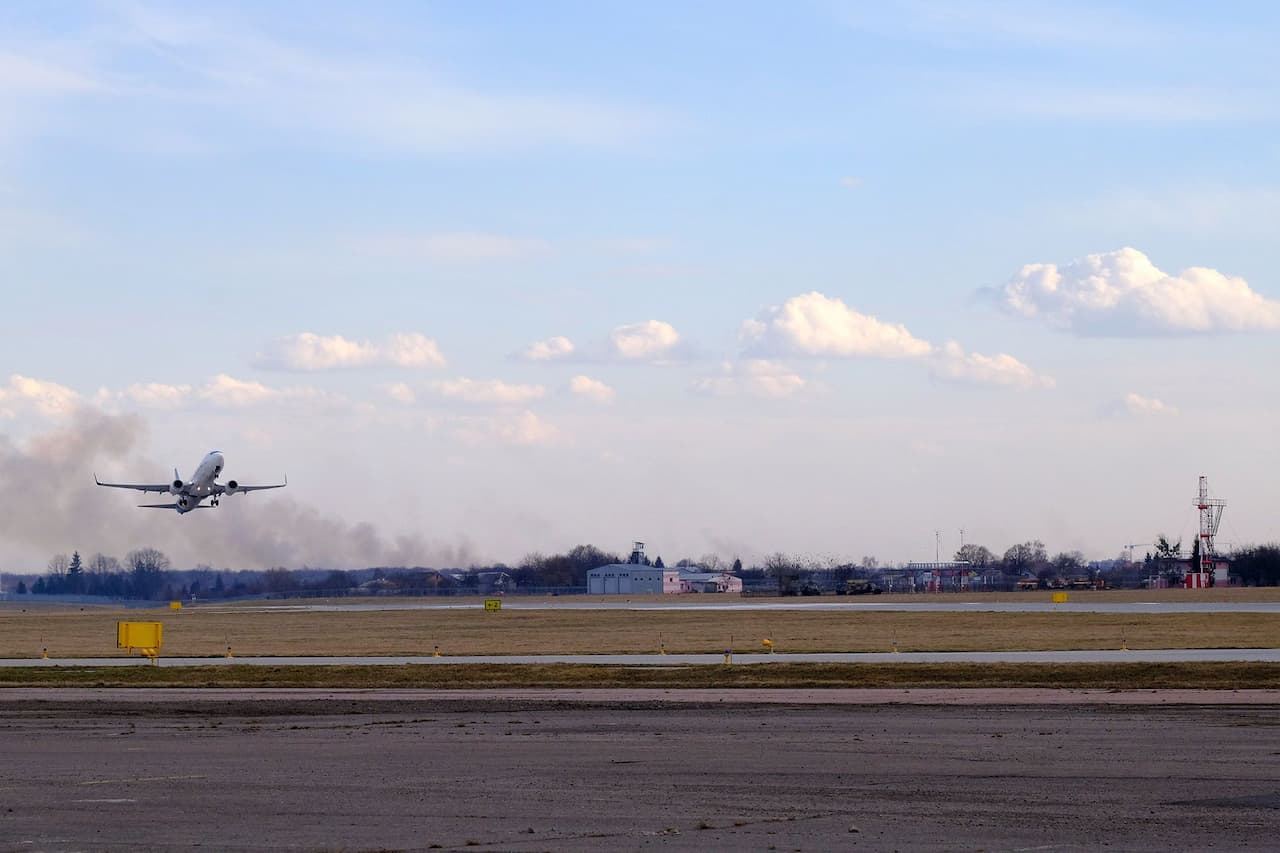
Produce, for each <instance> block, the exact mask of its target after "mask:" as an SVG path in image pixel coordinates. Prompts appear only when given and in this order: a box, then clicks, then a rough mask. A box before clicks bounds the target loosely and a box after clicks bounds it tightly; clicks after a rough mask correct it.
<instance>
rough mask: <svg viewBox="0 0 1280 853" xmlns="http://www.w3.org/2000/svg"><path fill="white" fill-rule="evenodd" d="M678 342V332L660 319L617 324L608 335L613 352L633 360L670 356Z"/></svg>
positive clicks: (657, 358) (619, 356) (620, 356)
mask: <svg viewBox="0 0 1280 853" xmlns="http://www.w3.org/2000/svg"><path fill="white" fill-rule="evenodd" d="M679 343H680V334H679V333H678V332H676V330H675V327H674V326H672V325H671V324H670V323H664V322H662V321H661V320H646V321H644V322H643V323H631V324H629V325H625V326H618V327H617V328H616V329H614V330H613V332H611V333H610V335H609V344H610V346H611V347H612V348H613V354H614V355H615V356H617V357H618V358H624V359H628V360H635V361H645V360H660V359H663V358H665V357H670V356H671V355H672V354H673V353H674V351H675V349H676V346H677V345H678V344H679Z"/></svg>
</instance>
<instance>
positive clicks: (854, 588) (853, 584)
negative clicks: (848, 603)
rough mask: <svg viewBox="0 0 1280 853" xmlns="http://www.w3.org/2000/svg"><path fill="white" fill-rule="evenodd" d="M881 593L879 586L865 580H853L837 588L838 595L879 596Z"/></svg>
mask: <svg viewBox="0 0 1280 853" xmlns="http://www.w3.org/2000/svg"><path fill="white" fill-rule="evenodd" d="M880 592H881V589H880V585H879V584H877V583H875V582H874V581H869V580H866V579H864V578H853V579H852V580H847V581H845V582H844V584H843V585H842V586H838V587H836V595H879V594H880Z"/></svg>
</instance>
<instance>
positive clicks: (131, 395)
mask: <svg viewBox="0 0 1280 853" xmlns="http://www.w3.org/2000/svg"><path fill="white" fill-rule="evenodd" d="M190 396H191V386H190V385H166V384H164V383H162V382H145V383H134V384H133V385H130V386H129V387H128V388H125V389H124V390H123V391H112V390H110V389H108V388H102V389H100V390H99V391H98V401H99V402H100V403H103V404H106V403H110V402H113V401H117V400H127V401H129V402H131V403H136V404H137V405H139V406H145V407H148V408H155V409H174V408H177V407H178V406H181V405H182V404H183V403H185V402H186V401H187V399H188V398H189V397H190Z"/></svg>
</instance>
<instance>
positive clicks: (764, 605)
mask: <svg viewBox="0 0 1280 853" xmlns="http://www.w3.org/2000/svg"><path fill="white" fill-rule="evenodd" d="M191 606H193V607H196V608H199V609H200V610H201V611H202V612H207V613H290V612H293V613H359V612H370V611H380V610H476V609H479V608H482V607H483V605H482V604H481V603H478V602H468V603H466V604H457V603H454V604H440V603H438V602H431V603H427V602H404V601H395V602H391V601H388V602H385V603H384V602H377V603H373V602H363V601H362V602H358V603H351V604H347V603H341V604H333V603H326V604H280V605H249V606H236V607H227V606H225V605H202V604H197V605H191ZM502 609H503V610H638V611H645V610H660V611H673V610H674V611H680V610H688V611H771V610H772V611H779V610H799V611H811V612H822V611H834V612H841V611H843V612H849V613H875V612H880V613H891V612H905V613H1153V614H1168V613H1270V614H1276V615H1280V601H1134V602H1116V601H1100V602H1090V601H1068V602H1066V603H1063V604H1054V603H1052V602H1047V601H997V600H994V596H993V600H991V601H945V600H943V601H938V600H931V601H864V600H858V601H849V600H841V601H806V600H802V599H799V600H794V601H768V602H763V601H762V602H758V603H755V602H737V601H735V602H723V603H714V604H687V603H683V602H676V601H672V602H669V603H668V602H665V601H634V602H631V601H625V600H624V601H599V602H595V601H565V602H557V601H546V600H539V599H533V600H529V601H512V600H511V599H504V600H503V602H502Z"/></svg>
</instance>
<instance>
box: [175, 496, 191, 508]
mask: <svg viewBox="0 0 1280 853" xmlns="http://www.w3.org/2000/svg"><path fill="white" fill-rule="evenodd" d="M190 503H191V501H189V500H187V499H186V498H178V506H180V507H182V508H183V509H186V508H187V506H188V505H189V504H190Z"/></svg>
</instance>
